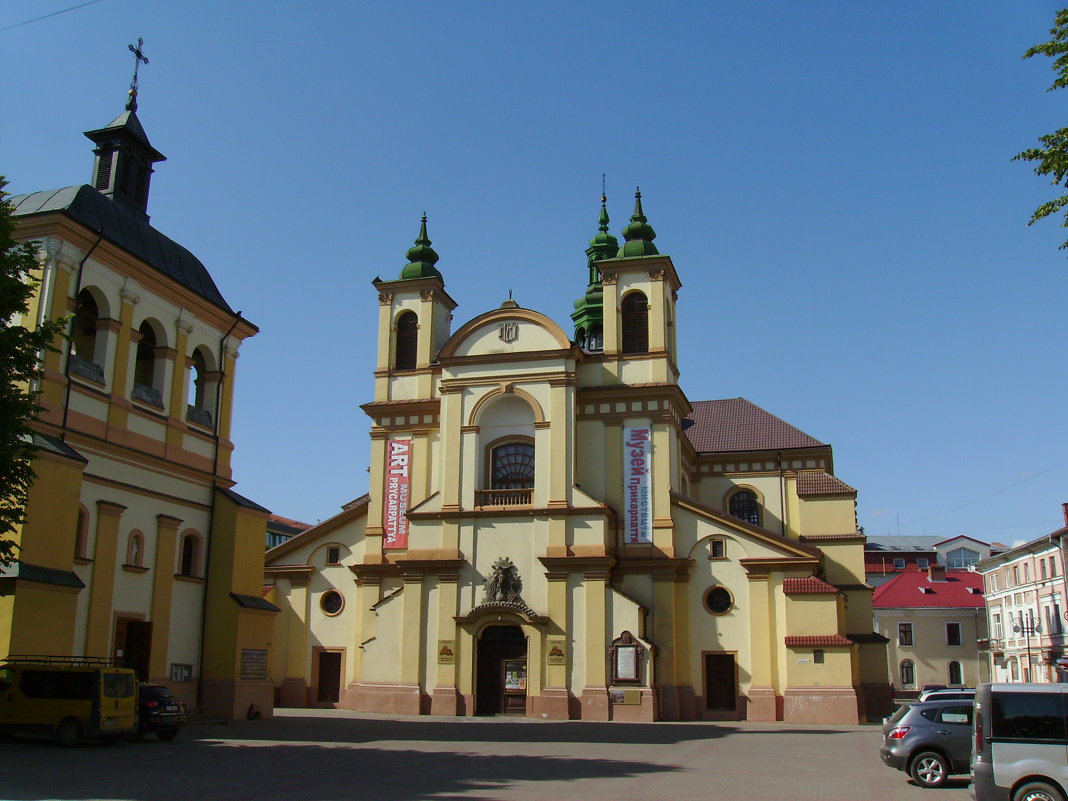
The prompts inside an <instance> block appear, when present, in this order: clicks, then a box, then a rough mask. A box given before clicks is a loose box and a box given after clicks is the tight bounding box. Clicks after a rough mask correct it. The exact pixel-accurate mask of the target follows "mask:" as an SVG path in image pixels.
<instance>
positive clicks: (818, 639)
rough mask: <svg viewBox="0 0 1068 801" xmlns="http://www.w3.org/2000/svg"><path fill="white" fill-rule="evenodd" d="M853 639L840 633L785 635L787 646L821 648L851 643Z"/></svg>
mask: <svg viewBox="0 0 1068 801" xmlns="http://www.w3.org/2000/svg"><path fill="white" fill-rule="evenodd" d="M852 644H853V641H852V640H851V639H849V638H848V637H843V636H842V635H841V634H808V635H797V636H791V637H786V647H787V648H806V647H807V648H822V647H823V646H826V645H852Z"/></svg>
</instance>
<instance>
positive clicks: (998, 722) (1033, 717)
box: [991, 692, 1065, 740]
mask: <svg viewBox="0 0 1068 801" xmlns="http://www.w3.org/2000/svg"><path fill="white" fill-rule="evenodd" d="M992 707H993V710H992V712H991V718H992V726H991V729H992V731H991V735H992V736H993V737H996V738H997V739H999V740H1063V739H1064V738H1065V726H1064V709H1063V706H1062V701H1061V694H1060V693H1030V692H1028V693H994V697H993V703H992Z"/></svg>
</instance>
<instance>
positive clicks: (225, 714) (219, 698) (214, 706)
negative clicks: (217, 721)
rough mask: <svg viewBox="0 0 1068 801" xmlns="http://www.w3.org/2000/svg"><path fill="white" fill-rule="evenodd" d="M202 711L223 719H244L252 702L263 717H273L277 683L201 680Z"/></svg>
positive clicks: (203, 713) (207, 714)
mask: <svg viewBox="0 0 1068 801" xmlns="http://www.w3.org/2000/svg"><path fill="white" fill-rule="evenodd" d="M201 684H202V694H201V708H200V713H201V714H202V715H206V716H208V717H212V718H221V719H223V720H241V719H243V718H245V717H246V716H247V715H248V709H249V705H250V704H254V705H255V706H256V708H257V709H258V710H259V713H260V717H263V718H269V717H273V716H274V685H273V684H271V682H269V681H219V680H213V679H204V680H203V681H202V682H201Z"/></svg>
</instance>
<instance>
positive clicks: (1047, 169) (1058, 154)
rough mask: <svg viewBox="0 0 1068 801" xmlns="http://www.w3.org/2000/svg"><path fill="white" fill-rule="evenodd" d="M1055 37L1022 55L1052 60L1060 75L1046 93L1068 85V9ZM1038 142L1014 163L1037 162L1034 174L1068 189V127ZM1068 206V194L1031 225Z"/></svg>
mask: <svg viewBox="0 0 1068 801" xmlns="http://www.w3.org/2000/svg"><path fill="white" fill-rule="evenodd" d="M1049 32H1050V35H1051V36H1052V37H1053V38H1052V39H1050V41H1048V42H1043V43H1042V44H1037V45H1035V46H1034V47H1032V48H1030V49H1029V50H1028V51H1027V52H1026V53H1024V54H1023V57H1024V58H1031V57H1032V56H1046V57H1047V58H1051V59H1053V63H1052V64H1051V65H1050V66H1051V67H1052V69H1053V71H1054V72H1055V73H1056V74H1057V77H1056V79H1055V80H1054V81H1053V83H1052V84H1050V87H1049V89H1047V90H1046V91H1047V92H1052V91H1053V90H1054V89H1063V88H1064V87H1066V86H1068V8H1062V9H1061V10H1060V11H1058V12H1057V14H1056V16H1055V17H1054V18H1053V27H1052V28H1050V29H1049ZM1038 141H1039V142H1041V143H1042V147H1032V148H1030V149H1028V150H1025V151H1023V152H1022V153H1017V154H1016V155H1015V156H1014V157H1013V161H1035V162H1038V166H1036V167H1035V175H1049V176H1050V177H1051V182H1052V184H1053V185H1054V186H1068V182H1065V176H1066V175H1068V128H1060V129H1058V130H1056V131H1054V132H1053V133H1051V134H1046V135H1045V136H1040V137H1039V138H1038ZM1065 206H1068V194H1065V195H1061V196H1060V197H1058V198H1054V199H1053V200H1050V201H1047V202H1046V203H1043V204H1042V205H1041V206H1039V207H1038V208H1037V209H1035V212H1034V214H1032V215H1031V219H1030V220H1028V221H1027V224H1028V225H1034V224H1035V223H1036V222H1038V221H1039V220H1041V219H1044V218H1046V217H1048V216H1050V215H1051V214H1056V213H1057V212H1059V211H1061V210H1062V209H1064V207H1065ZM1061 227H1062V228H1068V211H1065V219H1064V223H1062V225H1061ZM1065 248H1068V240H1066V241H1065V242H1064V244H1062V245H1061V249H1062V250H1063V249H1065Z"/></svg>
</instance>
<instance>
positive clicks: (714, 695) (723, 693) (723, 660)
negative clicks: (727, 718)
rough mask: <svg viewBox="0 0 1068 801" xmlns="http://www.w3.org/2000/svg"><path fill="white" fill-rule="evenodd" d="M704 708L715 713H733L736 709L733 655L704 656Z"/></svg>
mask: <svg viewBox="0 0 1068 801" xmlns="http://www.w3.org/2000/svg"><path fill="white" fill-rule="evenodd" d="M705 706H706V707H707V708H708V709H709V710H712V711H716V712H733V711H735V709H736V708H737V706H738V677H737V670H736V668H735V664H734V654H705Z"/></svg>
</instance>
